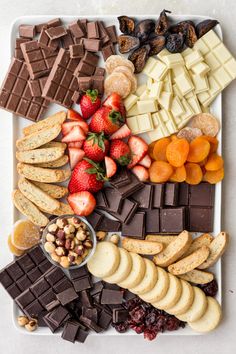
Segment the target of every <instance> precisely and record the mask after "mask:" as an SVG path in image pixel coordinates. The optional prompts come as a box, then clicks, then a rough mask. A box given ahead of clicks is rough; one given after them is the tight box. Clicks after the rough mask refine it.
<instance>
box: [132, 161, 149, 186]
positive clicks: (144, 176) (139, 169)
mask: <svg viewBox="0 0 236 354" xmlns="http://www.w3.org/2000/svg"><path fill="white" fill-rule="evenodd" d="M131 171H132V172H133V173H134V174H135V176H136V177H137V178H138V179H139V180H140V181H141V182H145V181H147V180H148V179H149V173H148V170H147V169H146V168H145V167H143V166H141V165H136V166H134V167H133V168H132V170H131Z"/></svg>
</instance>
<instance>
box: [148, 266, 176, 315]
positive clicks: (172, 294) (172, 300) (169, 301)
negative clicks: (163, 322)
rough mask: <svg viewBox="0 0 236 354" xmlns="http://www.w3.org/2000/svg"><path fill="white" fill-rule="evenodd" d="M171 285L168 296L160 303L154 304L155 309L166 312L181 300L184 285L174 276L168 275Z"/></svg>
mask: <svg viewBox="0 0 236 354" xmlns="http://www.w3.org/2000/svg"><path fill="white" fill-rule="evenodd" d="M168 276H169V279H170V284H169V289H168V290H167V293H166V295H165V296H164V297H163V299H161V300H160V301H157V302H154V303H152V305H153V306H154V307H156V308H157V309H160V310H165V311H167V312H168V309H169V308H171V307H173V306H175V305H176V304H177V302H178V301H179V299H180V296H181V293H182V285H181V282H180V280H179V279H178V278H177V277H175V276H174V275H172V274H170V273H168Z"/></svg>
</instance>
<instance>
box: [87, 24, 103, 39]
mask: <svg viewBox="0 0 236 354" xmlns="http://www.w3.org/2000/svg"><path fill="white" fill-rule="evenodd" d="M87 34H88V38H90V39H91V38H95V39H99V37H100V36H99V27H98V23H97V22H96V21H94V22H88V23H87Z"/></svg>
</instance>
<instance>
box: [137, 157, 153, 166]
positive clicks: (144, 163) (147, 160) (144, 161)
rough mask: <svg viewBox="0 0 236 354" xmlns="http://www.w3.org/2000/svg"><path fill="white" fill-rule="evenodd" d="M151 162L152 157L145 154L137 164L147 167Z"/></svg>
mask: <svg viewBox="0 0 236 354" xmlns="http://www.w3.org/2000/svg"><path fill="white" fill-rule="evenodd" d="M151 164H152V159H151V157H150V156H149V155H145V156H144V157H143V158H142V160H140V161H139V165H141V166H144V167H146V168H149V167H150V166H151Z"/></svg>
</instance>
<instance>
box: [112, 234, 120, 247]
mask: <svg viewBox="0 0 236 354" xmlns="http://www.w3.org/2000/svg"><path fill="white" fill-rule="evenodd" d="M119 240H120V236H119V235H117V234H113V235H111V237H110V242H112V243H114V244H115V245H118V243H119Z"/></svg>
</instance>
